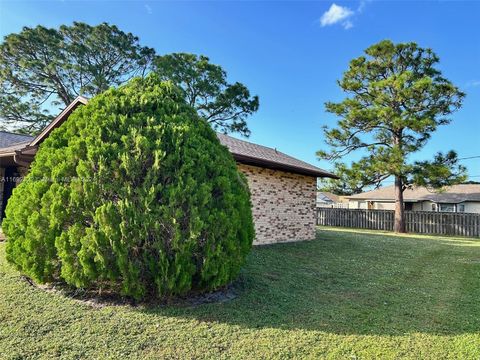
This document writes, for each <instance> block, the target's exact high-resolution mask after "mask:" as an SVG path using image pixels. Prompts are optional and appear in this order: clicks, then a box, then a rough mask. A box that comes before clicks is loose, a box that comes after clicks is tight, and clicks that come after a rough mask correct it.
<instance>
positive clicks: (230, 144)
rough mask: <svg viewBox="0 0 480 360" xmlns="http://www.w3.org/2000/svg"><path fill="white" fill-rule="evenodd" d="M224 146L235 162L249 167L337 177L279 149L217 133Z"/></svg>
mask: <svg viewBox="0 0 480 360" xmlns="http://www.w3.org/2000/svg"><path fill="white" fill-rule="evenodd" d="M217 136H218V139H219V140H220V142H221V143H222V145H224V146H226V147H227V148H228V150H229V151H230V152H231V153H232V155H233V157H234V158H235V160H237V161H238V162H240V163H245V164H249V165H257V166H263V167H267V168H272V169H278V170H285V171H290V172H293V173H299V174H303V175H310V176H318V177H335V175H333V174H331V173H329V172H328V171H325V170H322V169H320V168H318V167H316V166H313V165H310V164H309V163H306V162H305V161H302V160H299V159H295V158H294V157H291V156H289V155H287V154H284V153H282V152H280V151H278V150H277V149H272V148H269V147H266V146H262V145H257V144H253V143H251V142H248V141H245V140H240V139H236V138H233V137H231V136H228V135H225V134H220V133H217Z"/></svg>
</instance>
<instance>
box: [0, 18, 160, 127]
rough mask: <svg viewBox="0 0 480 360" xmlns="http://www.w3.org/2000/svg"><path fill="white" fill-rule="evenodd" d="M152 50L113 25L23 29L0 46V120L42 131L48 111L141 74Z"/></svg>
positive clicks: (147, 67)
mask: <svg viewBox="0 0 480 360" xmlns="http://www.w3.org/2000/svg"><path fill="white" fill-rule="evenodd" d="M154 54H155V52H154V50H153V49H151V48H148V47H145V46H141V45H140V44H139V40H138V38H137V37H136V36H134V35H132V34H131V33H125V32H123V31H121V30H120V29H118V28H117V27H116V26H115V25H109V24H107V23H102V24H100V25H97V26H90V25H87V24H85V23H81V22H74V23H73V25H71V26H67V25H62V26H60V28H59V29H49V28H45V27H43V26H37V27H35V28H29V27H24V28H23V30H22V31H21V32H20V33H18V34H10V35H7V36H6V37H5V38H4V41H3V42H2V44H1V45H0V82H1V84H2V87H1V90H0V118H2V119H3V121H4V124H2V125H3V127H5V126H10V127H12V126H13V127H15V128H19V129H21V130H23V131H24V132H31V133H32V132H33V133H34V132H35V131H38V130H40V129H42V128H43V127H44V126H45V125H46V124H47V123H48V122H49V121H51V119H52V116H51V114H50V111H49V110H50V109H51V108H52V107H56V106H60V107H65V106H66V105H68V104H69V103H70V102H71V101H72V100H73V99H74V98H75V97H76V96H78V95H84V96H86V97H91V96H94V95H97V94H99V93H101V92H103V91H105V90H107V89H108V88H109V87H111V86H118V85H120V84H122V83H124V82H125V81H128V80H129V79H130V78H132V77H135V76H139V75H140V76H141V75H145V74H146V72H147V70H148V69H149V66H150V63H151V61H152V59H153V56H154Z"/></svg>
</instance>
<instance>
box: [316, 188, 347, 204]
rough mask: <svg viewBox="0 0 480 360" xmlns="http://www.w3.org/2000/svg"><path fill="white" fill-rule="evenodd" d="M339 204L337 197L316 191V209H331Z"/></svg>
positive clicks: (339, 200)
mask: <svg viewBox="0 0 480 360" xmlns="http://www.w3.org/2000/svg"><path fill="white" fill-rule="evenodd" d="M341 202H342V200H341V198H340V196H338V195H335V194H332V193H331V192H328V191H317V207H333V206H335V204H338V203H341Z"/></svg>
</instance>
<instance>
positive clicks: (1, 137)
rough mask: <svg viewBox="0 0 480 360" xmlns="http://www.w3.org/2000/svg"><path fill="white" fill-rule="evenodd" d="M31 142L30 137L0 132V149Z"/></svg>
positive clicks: (31, 138)
mask: <svg viewBox="0 0 480 360" xmlns="http://www.w3.org/2000/svg"><path fill="white" fill-rule="evenodd" d="M32 140H33V137H32V136H29V135H23V134H14V133H10V132H7V131H0V148H6V147H10V146H12V145H15V144H18V143H23V142H27V141H28V142H30V141H32Z"/></svg>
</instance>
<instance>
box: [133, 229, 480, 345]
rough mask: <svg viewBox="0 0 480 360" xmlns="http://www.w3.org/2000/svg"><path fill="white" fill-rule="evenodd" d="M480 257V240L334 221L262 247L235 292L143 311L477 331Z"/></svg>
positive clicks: (223, 319)
mask: <svg viewBox="0 0 480 360" xmlns="http://www.w3.org/2000/svg"><path fill="white" fill-rule="evenodd" d="M460 244H463V245H462V246H459V245H460ZM479 259H480V241H476V240H468V239H455V238H447V237H438V238H435V237H412V236H395V235H394V234H383V233H382V234H373V233H364V232H361V233H357V232H352V231H349V232H346V231H335V230H331V229H329V230H326V231H319V232H318V236H317V239H316V240H315V241H310V242H301V243H289V244H278V245H270V246H263V247H256V248H254V250H253V251H252V254H251V255H250V257H249V260H248V263H247V265H246V267H245V269H244V270H243V272H242V274H241V276H240V279H239V281H237V283H236V284H235V287H234V291H235V292H236V293H237V297H236V298H235V299H233V300H231V301H228V302H223V303H212V304H204V305H200V306H195V307H178V306H173V307H144V308H139V309H138V311H141V312H142V313H145V314H151V315H165V316H177V317H184V318H194V319H196V320H198V321H202V322H220V323H228V324H233V325H238V326H242V327H247V328H280V329H304V330H318V331H325V332H329V333H337V334H362V335H373V334H381V335H402V334H405V333H412V332H420V333H432V334H451V335H454V334H462V333H475V332H479V331H480V305H479V302H478V298H480V283H479V281H480V280H479V279H480V277H479V275H480V261H479Z"/></svg>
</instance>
